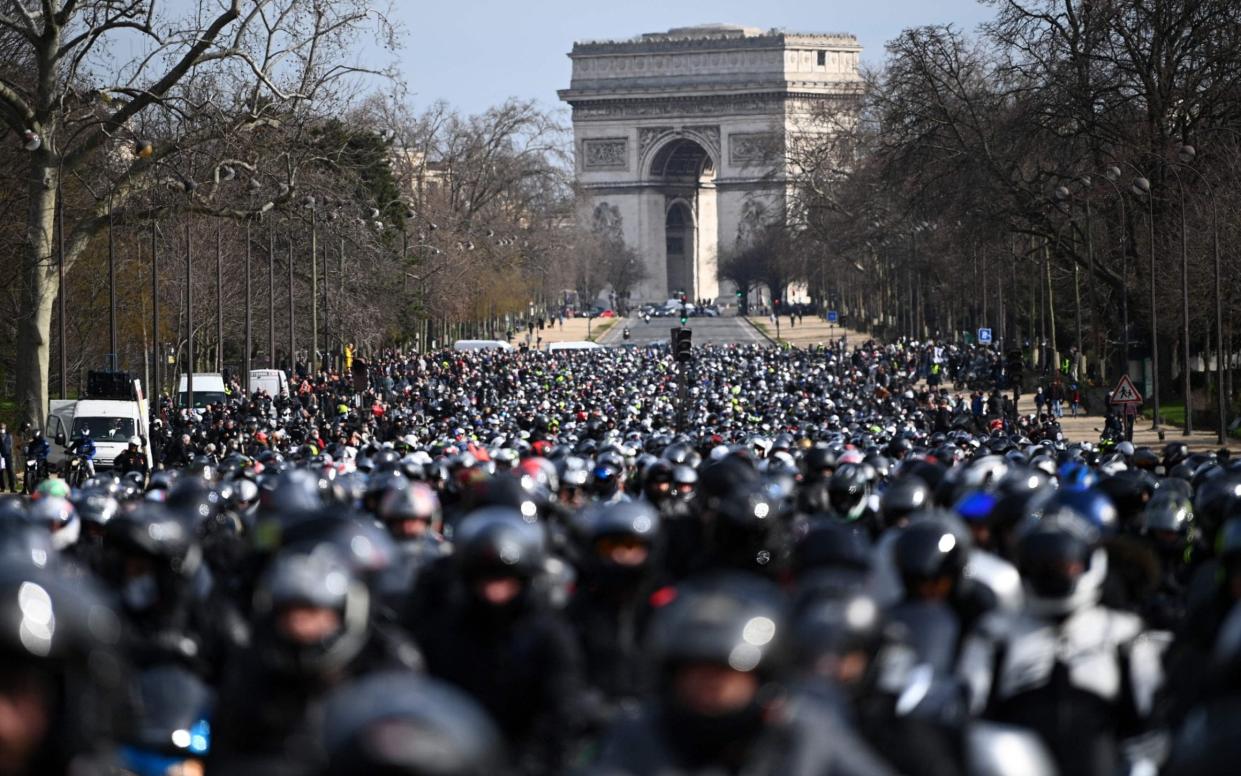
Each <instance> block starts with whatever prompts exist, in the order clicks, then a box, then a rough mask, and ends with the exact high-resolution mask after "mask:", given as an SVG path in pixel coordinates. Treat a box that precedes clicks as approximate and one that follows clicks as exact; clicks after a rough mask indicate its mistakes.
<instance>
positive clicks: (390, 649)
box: [207, 546, 421, 776]
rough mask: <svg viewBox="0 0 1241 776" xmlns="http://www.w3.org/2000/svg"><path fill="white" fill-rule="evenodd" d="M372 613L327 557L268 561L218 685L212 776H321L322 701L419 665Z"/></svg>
mask: <svg viewBox="0 0 1241 776" xmlns="http://www.w3.org/2000/svg"><path fill="white" fill-rule="evenodd" d="M370 607H371V596H370V593H369V591H368V590H367V588H366V585H365V584H363V583H362V581H361V580H360V579H359V578H358V577H357V575H355V574H354V573H353V572H352V571H351V570H350V568H349V566H348V565H347V564H346V563H345V562H344V560H343V559H342V558H341V557H340V555H339V554H338V553H337V552H336V551H335V550H334V549H333V548H332V547H329V546H319V547H317V548H316V549H315V550H313V551H311V552H309V553H304V552H301V551H292V550H290V551H286V552H283V553H281V554H279V555H277V557H276V558H274V559H273V561H272V563H271V564H270V566H269V567H268V569H267V571H266V572H265V574H264V575H263V577H262V579H261V580H260V581H259V584H258V586H257V588H256V590H255V594H254V604H253V612H254V613H253V623H252V625H253V629H254V635H253V641H252V644H251V646H250V647H249V648H244V649H240V650H239V651H238V652H237V654H236V655H235V656H234V658H233V659H232V660H230V661H229V665H228V673H227V675H226V676H225V678H224V681H223V683H222V690H221V693H220V699H219V704H218V710H217V713H216V715H215V719H216V724H215V725H214V727H213V732H214V741H213V743H212V748H211V753H210V757H209V760H208V769H207V772H208V773H209V774H216V773H219V774H239V775H242V776H250V775H251V774H253V775H254V776H258V775H259V774H277V775H278V776H285V775H286V774H288V775H290V776H292V775H293V774H296V775H297V776H303V775H304V776H313V774H317V773H319V771H320V769H321V768H322V767H323V765H324V763H323V757H322V755H321V754H320V749H319V748H318V747H317V746H316V745H314V744H313V743H312V742H313V741H314V740H316V737H317V732H316V730H317V723H316V712H317V709H318V704H319V703H320V702H321V701H322V700H323V699H324V698H325V697H326V696H327V695H328V693H330V692H331V691H332V690H333V689H335V688H337V687H341V686H343V685H344V684H345V683H346V682H348V681H350V680H351V679H353V678H356V677H360V676H363V675H366V674H369V673H374V672H378V671H385V670H400V671H416V670H418V669H419V667H420V665H421V658H420V656H419V654H418V652H417V650H416V649H415V648H414V647H413V645H412V644H410V643H409V642H408V641H407V640H405V639H403V638H401V637H400V635H399V634H398V633H396V632H394V631H391V630H388V629H383V628H379V627H376V626H375V625H374V624H373V623H372V621H371V609H370ZM257 699H262V700H261V702H256V701H257Z"/></svg>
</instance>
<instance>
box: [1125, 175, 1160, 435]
mask: <svg viewBox="0 0 1241 776" xmlns="http://www.w3.org/2000/svg"><path fill="white" fill-rule="evenodd" d="M1125 164H1126V165H1127V166H1128V167H1130V168H1131V169H1133V170H1134V172H1136V173H1138V177H1136V178H1134V179H1133V185H1132V187H1131V188H1130V190H1131V191H1132V192H1133V194H1134V195H1135V196H1137V197H1145V198H1146V205H1147V219H1148V220H1147V223H1148V226H1149V228H1150V276H1151V277H1150V291H1151V395H1152V400H1153V401H1154V404H1155V407H1154V420H1153V422H1152V423H1151V430H1152V431H1158V430H1159V305H1157V304H1156V303H1155V193H1154V191H1152V190H1151V182H1150V178H1147V177H1146V176H1144V175H1142V174H1141V171H1140V170H1137V169H1136V168H1134V167H1133V166H1132V165H1130V164H1128V163H1127V162H1126V163H1125Z"/></svg>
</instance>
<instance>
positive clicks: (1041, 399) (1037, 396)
mask: <svg viewBox="0 0 1241 776" xmlns="http://www.w3.org/2000/svg"><path fill="white" fill-rule="evenodd" d="M1046 403H1047V394H1045V393H1044V392H1043V386H1041V385H1040V386H1039V387H1038V388H1035V389H1034V408H1035V410H1036V413H1037V414H1039V415H1042V414H1043V405H1044V404H1046Z"/></svg>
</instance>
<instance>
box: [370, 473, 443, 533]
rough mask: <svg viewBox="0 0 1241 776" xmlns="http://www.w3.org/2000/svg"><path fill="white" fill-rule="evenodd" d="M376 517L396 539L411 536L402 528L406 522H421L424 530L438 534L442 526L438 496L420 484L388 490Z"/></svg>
mask: <svg viewBox="0 0 1241 776" xmlns="http://www.w3.org/2000/svg"><path fill="white" fill-rule="evenodd" d="M378 516H379V519H380V520H382V521H383V522H384V524H385V525H387V526H388V530H389V531H391V532H392V533H393V535H395V536H397V538H408V537H410V536H411V534H410V533H408V532H407V531H406V530H405V529H404V528H403V526H405V525H406V524H407V523H408V521H422V522H424V523H425V524H426V528H427V529H428V530H430V531H433V532H439V531H440V530H441V529H442V528H443V524H444V516H443V513H442V512H441V510H440V500H439V496H437V495H436V494H435V491H434V490H432V489H431V487H430V486H428V485H426V484H425V483H421V482H414V483H410V485H409V486H408V487H404V488H396V489H393V490H389V491H388V492H387V493H386V494H385V495H384V497H383V499H382V500H381V501H380V502H379V514H378Z"/></svg>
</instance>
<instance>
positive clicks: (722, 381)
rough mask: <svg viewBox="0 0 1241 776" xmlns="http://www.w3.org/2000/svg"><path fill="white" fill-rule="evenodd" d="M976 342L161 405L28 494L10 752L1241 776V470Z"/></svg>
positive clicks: (565, 367)
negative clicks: (1090, 414)
mask: <svg viewBox="0 0 1241 776" xmlns="http://www.w3.org/2000/svg"><path fill="white" fill-rule="evenodd" d="M937 351H938V352H937ZM949 355H954V354H952V353H949V354H945V353H944V352H943V351H942V349H941V348H938V346H936V345H934V344H914V343H899V344H892V345H881V344H876V343H874V342H868V343H865V344H854V345H853V346H852V347H850V348H846V347H843V346H842V345H841V344H840V343H837V344H835V345H832V346H829V347H818V348H811V349H808V350H796V349H793V350H781V349H777V348H760V347H705V348H698V349H696V351H695V353H694V357H693V361H692V363H691V364H684V365H682V364H677V363H676V361H675V359H674V356H673V354H670V353H668V352H666V351H663V350H657V349H648V348H634V349H616V350H604V351H562V352H560V353H555V354H547V353H539V352H501V351H461V352H458V351H444V352H436V353H427V354H412V355H401V354H396V353H390V354H387V355H385V356H383V357H380V358H376V359H374V360H373V361H372V363H370V365H369V370H368V371H367V372H365V373H363V374H362V375H361V376H359V373H357V372H352V373H347V374H334V373H328V372H319V373H317V374H309V375H307V377H306V378H305V379H299V378H298V377H297V376H296V375H293V379H292V381H291V386H290V390H289V392H288V394H287V395H280V396H268V395H266V394H264V393H261V392H260V393H254V394H247V393H246V392H245V391H244V390H242V389H240V387H239V386H237V387H236V389H235V390H234V391H233V397H232V398H231V400H230V401H228V402H226V403H224V404H221V405H214V406H209V407H207V408H205V409H202V410H194V411H191V410H186V409H178V408H175V407H174V406H172V405H171V404H170V403H167V402H164V403H160V404H159V406H158V407H157V408H156V410H155V415H154V417H153V418H152V422H151V426H150V428H151V438H150V440H143V439H141V438H135V439H133V440H131V445H130V449H129V450H128V451H127V452H126V453H125V454H123V455H122V457H120V458H118V459H117V460H116V462H115V464H114V467H113V468H112V469H109V470H106V471H104V470H101V471H99V472H96V473H94V474H92V475H91V476H89V477H87V478H86V479H85V480H84V482H82V484H81V486H80V487H70V485H69V483H67V482H66V481H65V480H64V479H63V478H61V477H59V476H57V474H56V472H54V471H53V472H51V473H50V474H51V476H50V477H49V478H47V479H44V480H43V481H42V482H41V483H40V484H39V485H38V488H37V492H36V493H35V494H34V496H33V498H31V499H22V498H18V497H15V496H14V497H2V498H3V500H0V556H3V558H4V561H5V562H4V563H3V564H0V653H3V657H4V659H3V660H0V776H13V775H20V776H34V775H36V774H38V775H39V776H42V775H44V774H48V775H52V776H60V775H61V774H65V775H66V776H67V775H68V774H74V776H77V775H78V774H137V776H149V775H155V774H190V773H202V772H205V773H207V774H225V775H227V776H247V775H248V774H275V775H277V776H279V775H281V774H288V775H289V776H320V775H322V776H329V775H331V776H336V775H344V774H356V775H357V776H361V775H362V774H378V775H380V776H383V775H386V774H437V775H440V776H443V775H446V774H556V773H583V774H599V775H600V776H604V775H607V776H610V775H612V774H633V775H634V776H639V775H645V774H667V775H671V774H703V775H704V776H705V775H706V774H739V775H740V774H792V775H793V776H798V775H800V774H838V775H841V776H869V775H875V776H879V775H881V774H918V775H920V774H946V775H947V774H1014V775H1017V774H1021V775H1023V776H1025V775H1029V776H1041V775H1042V774H1056V773H1059V774H1064V775H1076V774H1084V775H1089V776H1096V775H1097V776H1105V775H1106V776H1110V775H1111V774H1118V773H1133V774H1139V773H1147V774H1156V773H1167V774H1178V775H1179V774H1217V773H1218V774H1223V773H1232V772H1234V770H1233V769H1234V768H1236V767H1237V766H1236V765H1235V763H1237V762H1241V759H1238V756H1239V755H1241V752H1238V751H1237V750H1238V748H1239V746H1241V745H1239V744H1238V741H1241V737H1239V736H1237V735H1235V732H1241V731H1238V728H1241V715H1238V714H1237V713H1236V712H1238V711H1241V694H1239V691H1241V608H1238V607H1237V606H1236V602H1237V601H1238V600H1241V465H1239V464H1238V462H1237V461H1234V460H1232V459H1231V458H1230V457H1229V456H1228V455H1227V452H1226V451H1220V452H1218V453H1191V452H1190V451H1189V450H1188V449H1187V448H1186V447H1185V445H1183V444H1179V443H1173V444H1169V445H1167V446H1166V447H1164V448H1162V449H1159V450H1154V449H1150V448H1145V447H1135V446H1134V445H1133V444H1132V443H1130V442H1120V443H1119V444H1115V445H1113V446H1111V447H1110V449H1106V450H1101V449H1099V447H1097V446H1095V445H1092V444H1090V443H1087V442H1081V441H1070V440H1066V439H1064V438H1063V435H1062V434H1061V433H1060V430H1059V427H1058V425H1057V424H1056V420H1055V417H1054V416H1050V415H1044V416H1042V417H1039V416H1024V417H1023V416H1020V415H1018V414H1017V412H1016V409H1015V404H1014V403H1013V402H1012V400H1010V399H1008V398H1007V396H1006V394H1003V393H1001V392H1000V388H1001V387H1002V385H999V384H997V383H996V380H995V379H994V378H993V379H992V382H991V383H989V384H987V385H986V386H976V387H975V388H974V389H973V391H972V395H969V396H962V395H960V394H959V393H958V392H956V391H953V390H951V389H950V388H949V387H948V386H947V385H941V380H932V379H931V377H932V375H933V374H934V375H938V374H939V373H938V372H935V371H934V367H935V366H936V365H937V364H941V365H944V367H943V368H945V369H947V368H948V367H947V361H946V358H947V357H948V356H949ZM975 356H978V357H981V358H983V359H988V358H989V359H991V360H992V362H993V365H994V362H996V361H998V360H999V356H998V355H996V354H994V353H990V354H989V355H988V352H987V351H984V350H983V349H978V350H977V351H972V352H969V353H967V354H964V355H963V356H962V358H963V359H964V358H966V357H968V360H969V362H970V363H973V360H974V359H975ZM954 357H955V356H954ZM961 363H965V361H962V362H961ZM959 368H960V365H959V364H954V365H953V369H952V370H951V371H949V372H948V373H947V375H946V377H947V379H948V381H950V380H951V378H952V375H953V374H954V373H955V372H957V371H959ZM1004 372H1005V370H1004V368H1003V367H1002V366H1001V367H1000V369H999V373H998V374H999V375H1003V374H1004ZM964 387H965V388H966V389H967V390H969V388H970V387H969V386H964ZM146 441H149V442H150V445H151V448H152V450H153V452H154V455H153V457H154V460H155V461H156V466H155V470H154V471H148V470H147V463H146V456H145V454H144V453H143V452H142V446H143V444H144V442H146ZM86 444H89V442H87V443H86ZM46 445H47V441H46V439H43V437H42V436H41V435H38V434H37V432H36V433H35V434H34V435H33V436H32V438H31V440H30V441H29V442H28V444H27V450H26V452H27V455H31V454H34V455H38V454H40V452H41V454H42V457H43V459H44V460H46V457H47V451H46ZM76 452H77V453H79V454H81V453H82V452H83V449H82V445H81V444H79V446H78V447H77V448H76Z"/></svg>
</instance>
